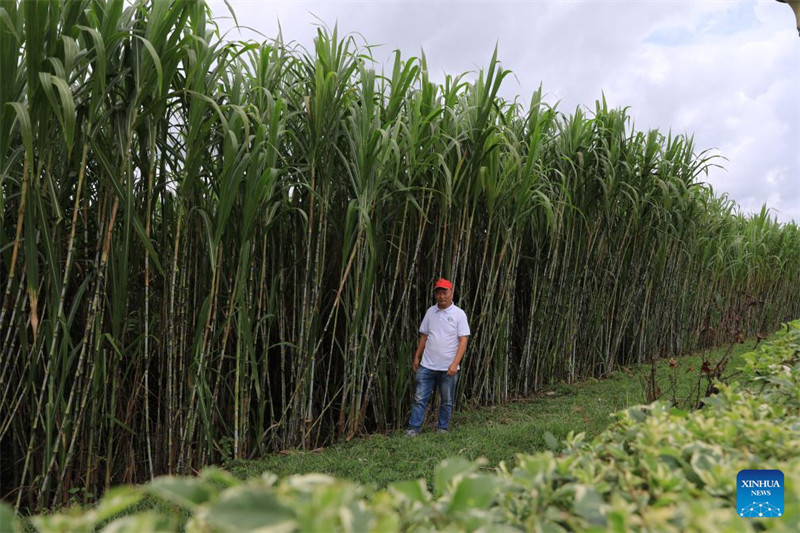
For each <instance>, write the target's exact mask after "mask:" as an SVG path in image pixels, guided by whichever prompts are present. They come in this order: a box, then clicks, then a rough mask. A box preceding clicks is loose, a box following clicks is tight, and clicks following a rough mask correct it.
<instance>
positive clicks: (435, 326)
mask: <svg viewBox="0 0 800 533" xmlns="http://www.w3.org/2000/svg"><path fill="white" fill-rule="evenodd" d="M419 332H420V333H422V334H424V335H427V336H428V340H427V341H426V342H425V351H423V352H422V366H424V367H425V368H427V369H429V370H447V369H448V368H449V367H450V364H451V363H452V362H453V359H455V358H456V353H457V352H458V338H459V337H465V336H468V335H469V334H470V331H469V324H468V323H467V315H466V313H464V311H462V310H461V309H460V308H459V307H457V306H456V304H450V307H448V308H447V309H439V306H438V305H434V306H432V307H430V308H429V309H428V311H427V312H426V313H425V318H423V319H422V324H420V326H419Z"/></svg>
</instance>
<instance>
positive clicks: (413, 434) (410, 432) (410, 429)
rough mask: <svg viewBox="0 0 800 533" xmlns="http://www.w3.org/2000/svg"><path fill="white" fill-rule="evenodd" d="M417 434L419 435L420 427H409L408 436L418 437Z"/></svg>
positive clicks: (406, 434) (406, 433)
mask: <svg viewBox="0 0 800 533" xmlns="http://www.w3.org/2000/svg"><path fill="white" fill-rule="evenodd" d="M417 435H419V430H418V429H413V428H408V429H407V430H406V432H405V436H406V437H416V436H417Z"/></svg>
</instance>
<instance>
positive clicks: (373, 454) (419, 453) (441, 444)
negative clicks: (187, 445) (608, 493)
mask: <svg viewBox="0 0 800 533" xmlns="http://www.w3.org/2000/svg"><path fill="white" fill-rule="evenodd" d="M754 344H755V339H748V340H746V341H745V343H744V344H738V345H735V346H734V347H733V351H732V360H731V361H730V363H729V364H728V365H727V369H726V371H725V373H724V376H729V375H731V374H733V373H734V372H735V370H736V368H737V367H738V366H739V365H740V364H741V359H740V356H741V355H742V354H744V353H746V352H748V351H750V350H751V349H752V348H753V345H754ZM727 350H728V347H722V348H719V349H716V350H712V351H710V352H707V353H706V354H705V356H706V358H708V359H709V360H710V361H711V363H712V366H713V365H714V364H715V363H716V362H717V361H718V360H719V359H720V358H721V357H722V355H723V354H724V353H725V352H726V351H727ZM702 360H703V356H702V355H701V354H696V355H692V356H685V357H681V358H679V359H678V360H677V365H676V366H674V367H670V365H669V361H667V360H661V361H659V364H658V373H657V376H658V377H657V383H658V386H659V388H660V390H661V398H662V399H665V400H671V399H673V398H675V399H677V400H678V403H679V405H680V404H682V403H685V402H686V398H687V397H689V396H690V395H691V390H692V388H693V387H694V386H696V385H697V382H698V375H699V372H700V368H701V366H702ZM649 373H650V366H649V365H643V366H640V367H634V368H622V369H620V370H618V371H617V372H615V373H614V374H613V375H612V376H611V377H610V378H608V379H603V380H596V379H590V380H587V381H584V382H581V383H576V384H572V385H567V384H558V385H556V386H554V387H551V388H550V389H548V390H546V391H543V392H542V393H541V394H539V395H537V396H536V397H534V398H530V399H526V400H518V401H512V402H509V403H508V404H506V405H499V406H494V407H484V408H479V409H467V410H459V411H456V412H455V413H454V415H453V421H452V425H451V427H452V430H451V431H450V432H449V433H447V434H436V433H434V432H433V431H432V429H433V428H432V426H430V425H426V426H425V427H423V433H422V434H421V435H420V436H419V437H417V438H413V439H409V438H406V437H404V436H403V434H402V432H396V433H394V434H392V435H382V434H376V435H370V436H367V437H364V438H359V439H355V440H353V441H351V442H349V443H342V444H337V445H334V446H330V447H328V448H325V449H324V450H322V451H316V452H311V451H300V450H298V451H291V452H289V453H283V454H273V455H270V456H267V457H264V458H262V459H259V460H254V461H243V460H239V461H232V462H229V463H228V464H226V465H225V468H226V469H228V470H230V471H231V472H233V473H234V474H235V475H236V476H238V477H241V478H247V477H252V476H257V475H260V474H261V473H263V472H265V471H269V472H273V473H275V474H277V475H278V476H281V477H282V476H287V475H292V474H304V473H310V472H317V473H326V474H330V475H332V476H336V477H340V478H345V479H349V480H353V481H356V482H359V483H363V484H370V485H372V486H374V487H378V488H382V487H385V486H386V485H387V484H389V483H392V482H395V481H400V480H407V479H417V478H425V479H427V480H428V483H429V484H430V483H431V478H432V475H433V470H434V467H435V466H436V465H437V464H439V462H441V461H442V460H443V459H445V458H447V457H452V456H456V455H458V456H462V457H465V458H466V459H470V460H474V459H477V458H479V457H484V458H486V459H487V463H486V465H485V468H487V469H493V468H494V467H496V466H497V465H498V464H499V463H500V462H501V461H506V462H507V463H510V462H512V461H513V460H514V458H515V456H516V454H517V453H534V452H537V451H541V450H543V449H546V448H547V444H546V441H545V435H546V434H547V433H550V434H552V435H553V436H554V437H555V438H556V439H557V440H558V441H561V440H562V439H563V438H564V437H566V435H567V434H568V433H569V432H570V431H574V432H576V433H578V432H582V431H583V432H586V433H587V435H589V436H593V435H595V434H597V433H599V432H600V431H602V430H603V429H605V428H606V426H608V424H609V423H610V422H611V418H610V415H611V413H613V412H615V411H618V410H620V409H623V408H625V407H628V406H630V405H636V404H641V403H647V402H646V401H645V392H644V391H645V381H644V379H645V377H646V376H647V375H649ZM669 376H674V377H675V383H676V384H677V386H676V387H674V389H673V387H672V386H671V384H670V379H669ZM702 388H703V391H705V380H703V387H702ZM673 391H674V394H673Z"/></svg>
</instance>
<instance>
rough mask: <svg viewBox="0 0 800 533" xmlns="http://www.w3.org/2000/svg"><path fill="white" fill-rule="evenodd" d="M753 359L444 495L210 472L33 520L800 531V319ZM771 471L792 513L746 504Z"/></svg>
mask: <svg viewBox="0 0 800 533" xmlns="http://www.w3.org/2000/svg"><path fill="white" fill-rule="evenodd" d="M745 361H746V363H745V366H744V367H743V371H744V372H743V378H742V379H741V380H740V382H738V383H732V384H730V385H722V384H720V385H719V393H718V394H717V395H716V396H714V397H711V398H708V399H707V400H706V402H705V405H704V407H703V408H702V409H700V410H697V411H693V412H686V411H681V410H677V409H674V408H671V407H670V406H668V405H665V404H663V403H660V402H656V403H653V404H651V405H648V406H638V407H632V408H630V409H627V410H624V411H620V412H619V413H617V414H616V422H614V423H613V424H612V425H611V426H610V427H609V428H608V429H607V430H606V431H604V432H603V433H601V434H600V435H598V436H597V437H596V438H594V439H593V440H592V441H585V440H584V438H583V435H582V434H579V435H570V437H568V438H567V440H566V441H565V442H564V443H563V445H564V448H563V449H562V450H561V452H560V453H559V454H558V455H556V454H554V453H553V452H544V453H539V454H536V455H524V454H520V455H519V456H518V460H517V465H516V466H515V467H514V468H513V469H509V468H507V467H506V466H505V465H501V466H500V467H499V468H498V469H497V470H496V471H495V472H493V473H487V472H482V471H481V469H480V462H469V461H466V460H464V459H461V458H453V459H449V460H447V461H444V462H442V463H441V465H440V466H439V467H438V469H437V470H436V473H435V476H434V483H433V490H432V491H430V490H429V488H428V487H427V486H426V484H425V482H424V481H423V480H416V481H404V482H399V483H396V484H394V485H392V486H390V487H388V488H387V489H386V490H381V491H377V492H373V491H372V490H370V488H369V487H365V486H362V485H358V484H355V483H351V482H347V481H342V480H337V479H334V478H331V477H328V476H324V475H318V474H311V475H304V476H292V477H288V478H285V479H280V480H279V479H277V478H276V477H275V476H274V475H272V474H269V473H266V474H264V475H263V476H261V477H260V478H257V479H251V480H248V481H245V482H242V481H239V480H237V479H236V478H234V477H233V476H231V475H230V474H228V473H227V472H224V471H221V470H216V469H209V470H206V471H204V472H203V473H202V474H201V475H200V476H199V477H197V478H178V477H162V478H159V479H157V480H156V481H154V482H153V483H151V484H149V485H146V486H140V487H123V488H117V489H115V490H112V491H110V492H109V493H107V494H106V496H105V497H104V498H103V499H102V500H101V502H100V503H99V504H98V505H97V506H96V507H95V508H94V509H91V510H88V511H82V510H77V509H75V510H72V511H68V512H66V513H62V514H54V515H40V516H36V517H33V518H32V519H30V524H31V525H32V526H33V527H35V528H36V529H37V530H38V531H80V530H85V531H91V530H94V529H95V528H97V527H98V526H103V527H104V531H143V530H170V529H178V528H185V529H186V531H189V532H191V531H242V530H255V529H258V530H264V531H272V530H274V531H293V530H304V531H305V530H314V531H319V530H332V529H335V530H344V531H367V530H374V531H391V530H428V529H439V530H441V529H446V530H469V531H471V530H476V529H479V528H486V527H490V528H491V529H493V530H497V529H500V530H526V531H562V530H589V531H592V530H598V531H599V530H613V531H630V530H646V531H710V532H711V531H713V532H718V531H758V530H764V529H769V530H774V531H796V530H797V526H798V524H800V457H798V455H797V450H798V449H800V321H795V322H793V323H790V324H787V326H786V330H785V331H783V332H781V333H780V334H779V335H778V336H777V337H776V338H775V339H774V340H773V341H772V342H770V343H768V344H766V345H763V346H762V347H761V348H760V349H759V350H757V351H755V352H751V353H749V354H747V355H745ZM551 444H552V447H553V448H554V449H555V448H558V446H559V445H558V443H556V442H552V443H551ZM759 468H762V469H779V470H781V471H783V473H784V475H785V487H784V489H785V512H784V515H783V516H782V517H781V518H764V519H748V518H741V517H739V516H738V515H737V513H736V474H737V473H738V471H739V470H743V469H759ZM144 502H149V503H147V504H146V505H145V504H143V503H144ZM145 507H147V509H145V510H141V511H137V512H134V509H141V508H145ZM22 527H23V524H22V522H21V521H20V520H19V519H17V518H15V517H14V516H13V511H12V510H11V508H10V507H8V506H5V505H4V506H2V507H0V529H2V530H3V531H6V530H7V529H11V530H13V529H14V528H16V529H17V530H19V529H21V528H22Z"/></svg>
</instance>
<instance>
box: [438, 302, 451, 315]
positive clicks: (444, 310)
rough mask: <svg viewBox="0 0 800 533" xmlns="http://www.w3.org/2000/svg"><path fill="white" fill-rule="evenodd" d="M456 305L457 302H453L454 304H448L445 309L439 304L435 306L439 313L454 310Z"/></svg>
mask: <svg viewBox="0 0 800 533" xmlns="http://www.w3.org/2000/svg"><path fill="white" fill-rule="evenodd" d="M455 306H456V304H454V303H452V304H450V305H449V306H447V307H446V308H444V309H441V308H440V307H439V304H436V305H435V306H434V307H436V312H437V313H450V311H452V310H453V308H455Z"/></svg>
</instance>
